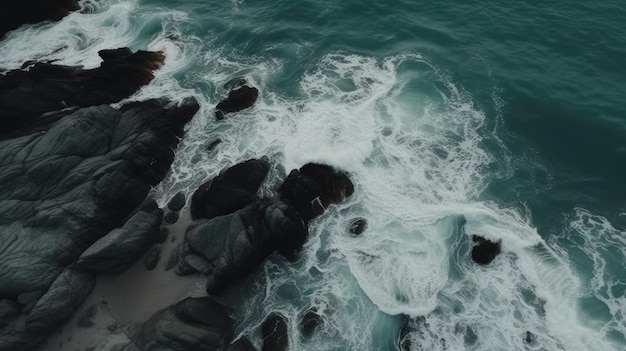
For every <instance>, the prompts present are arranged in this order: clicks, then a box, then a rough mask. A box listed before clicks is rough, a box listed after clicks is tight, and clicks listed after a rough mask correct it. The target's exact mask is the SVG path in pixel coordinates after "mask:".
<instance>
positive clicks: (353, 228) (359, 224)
mask: <svg viewBox="0 0 626 351" xmlns="http://www.w3.org/2000/svg"><path fill="white" fill-rule="evenodd" d="M365 229H367V220H366V219H365V218H354V219H352V220H351V221H350V227H349V228H348V231H349V232H350V233H352V234H354V235H360V234H362V233H363V232H364V231H365Z"/></svg>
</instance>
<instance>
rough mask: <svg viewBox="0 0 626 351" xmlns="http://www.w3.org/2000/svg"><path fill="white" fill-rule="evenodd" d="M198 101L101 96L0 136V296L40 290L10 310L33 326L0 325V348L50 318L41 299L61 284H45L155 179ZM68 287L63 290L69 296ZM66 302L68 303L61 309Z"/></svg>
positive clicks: (15, 345)
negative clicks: (28, 305) (115, 103)
mask: <svg viewBox="0 0 626 351" xmlns="http://www.w3.org/2000/svg"><path fill="white" fill-rule="evenodd" d="M1 107H2V106H1V105H0V110H2V108H1ZM198 108H199V107H198V104H197V103H196V102H195V100H186V101H184V102H183V103H182V104H181V105H180V106H174V105H172V104H171V103H170V102H169V101H166V100H149V101H144V102H135V103H130V104H126V105H124V106H122V107H120V108H119V109H115V108H112V107H110V106H108V105H103V106H96V107H89V108H84V109H78V110H68V111H63V112H61V113H58V114H56V115H55V116H54V118H51V119H43V120H42V119H37V125H36V126H35V127H34V129H32V130H31V129H27V128H23V129H21V130H20V133H19V136H16V135H15V134H13V135H12V136H13V138H9V136H8V135H4V136H0V233H2V235H0V252H2V254H1V255H0V297H2V298H5V299H10V300H16V299H17V297H18V296H19V295H20V294H22V293H25V292H32V291H38V290H40V291H48V293H47V294H46V295H44V296H43V297H42V298H41V299H40V300H39V301H38V302H37V304H36V305H35V306H34V308H33V309H32V311H30V313H25V314H23V315H21V317H18V318H26V320H27V321H28V323H26V325H35V326H38V327H37V328H35V329H38V330H37V332H36V333H35V331H33V330H34V329H28V328H26V329H24V328H21V329H19V330H13V331H5V330H0V339H1V340H3V341H4V340H7V342H6V343H5V344H6V345H8V346H6V348H5V349H7V350H11V351H18V350H30V349H32V346H33V344H32V342H35V341H37V340H40V339H41V338H45V337H46V333H47V332H48V327H46V328H44V326H43V325H44V324H45V323H48V322H50V321H52V320H53V319H51V318H48V317H46V315H45V313H44V312H45V306H44V305H42V303H43V302H42V301H45V300H48V301H51V299H53V298H52V297H50V296H48V295H49V294H50V292H51V289H52V290H59V289H62V288H61V287H57V286H56V285H55V286H54V287H51V284H52V283H53V282H57V281H59V279H61V277H62V276H63V274H67V273H63V274H62V275H60V274H61V272H63V271H64V270H65V269H66V267H67V266H68V265H70V264H72V263H73V262H75V261H76V260H77V259H78V258H79V256H81V254H82V253H83V252H84V251H85V250H86V249H87V248H89V247H90V246H91V245H93V244H94V243H95V242H96V241H97V240H99V239H100V238H102V237H103V236H105V235H106V234H107V233H109V232H110V231H111V230H113V229H115V228H117V227H120V226H122V225H123V224H124V223H125V222H126V221H127V220H128V218H129V215H131V214H132V213H133V212H134V211H135V210H136V208H137V207H138V206H139V204H141V202H142V201H144V199H145V198H146V195H147V194H148V191H149V190H150V188H151V186H153V185H156V184H157V183H158V182H160V181H161V179H163V177H164V176H165V174H166V173H167V172H168V170H169V167H170V165H171V162H172V161H173V159H174V151H173V150H174V149H175V147H176V145H177V144H178V142H179V140H180V138H181V137H182V135H183V128H184V125H185V123H186V122H187V121H189V120H190V119H191V117H192V116H193V115H194V114H195V113H196V111H197V110H198ZM157 229H158V226H157ZM82 275H86V273H81V274H79V276H82ZM67 280H72V282H70V283H71V284H76V285H80V284H78V283H77V280H76V279H74V278H71V279H70V278H67ZM70 283H68V284H70ZM55 284H56V283H55ZM59 284H60V283H59ZM78 288H79V287H78V286H77V287H76V289H78ZM59 291H60V290H59ZM78 291H79V290H76V291H75V293H74V294H78ZM68 294H69V293H68ZM57 295H58V294H57ZM66 295H67V294H66ZM74 296H75V295H71V296H69V295H67V296H65V298H68V297H69V298H71V299H68V301H67V302H68V303H69V302H72V301H73V300H72V299H74ZM51 303H55V302H54V301H51ZM51 306H52V305H51ZM74 307H75V306H74V305H73V302H72V303H70V304H66V305H65V310H64V311H63V313H59V316H61V315H62V314H64V313H70V314H71V313H72V311H73V308H74ZM42 313H43V314H42ZM29 323H30V324H29ZM51 323H52V322H51ZM39 326H40V327H41V328H39ZM57 326H58V324H57V323H56V322H55V323H52V324H51V326H49V327H54V328H56V327H57ZM0 344H2V343H0ZM0 350H2V347H0Z"/></svg>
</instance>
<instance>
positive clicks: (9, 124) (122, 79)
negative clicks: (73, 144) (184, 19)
mask: <svg viewBox="0 0 626 351" xmlns="http://www.w3.org/2000/svg"><path fill="white" fill-rule="evenodd" d="M98 54H99V55H100V57H101V58H102V60H103V62H102V63H101V64H100V67H98V68H94V69H90V70H85V69H82V68H80V67H72V66H60V65H54V64H51V63H45V62H44V63H42V62H38V63H34V64H33V65H32V66H30V67H29V68H28V70H14V71H10V72H8V73H7V74H6V75H0V136H2V135H10V134H12V133H13V134H14V133H18V134H19V135H23V134H24V133H25V131H24V129H25V130H26V131H32V130H33V128H35V127H38V126H39V127H40V128H39V130H40V131H41V130H45V129H46V128H45V125H47V124H49V122H50V120H55V119H57V117H58V115H55V114H52V115H45V116H44V114H45V113H48V112H53V111H59V110H62V109H65V108H68V107H88V106H97V105H102V104H110V103H113V102H117V101H120V100H122V99H124V98H127V97H129V96H131V95H132V94H134V93H135V92H137V90H139V88H141V87H142V86H143V85H145V84H148V83H149V82H150V81H152V79H153V78H154V75H153V73H152V72H153V71H154V70H156V69H158V68H159V67H161V66H162V65H163V62H164V61H165V56H164V55H163V53H161V52H150V51H137V52H136V53H133V52H132V51H130V49H128V48H121V49H115V50H102V51H100V52H99V53H98ZM42 125H43V126H42Z"/></svg>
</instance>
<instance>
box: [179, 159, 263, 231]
mask: <svg viewBox="0 0 626 351" xmlns="http://www.w3.org/2000/svg"><path fill="white" fill-rule="evenodd" d="M269 169H270V164H269V162H268V161H267V159H265V158H261V159H252V160H248V161H245V162H242V163H240V164H237V165H235V166H232V167H230V168H228V169H227V170H225V171H223V172H222V173H220V174H219V175H218V176H217V177H215V178H214V179H212V180H210V181H208V182H206V183H204V184H202V185H201V186H200V187H199V188H198V190H196V191H195V192H194V193H193V196H192V197H191V216H192V217H193V218H207V219H210V218H213V217H217V216H221V215H225V214H229V213H233V212H235V211H237V210H239V209H242V208H244V207H245V206H247V205H249V204H251V203H253V202H254V201H256V200H258V196H257V195H256V193H257V191H258V189H259V187H260V186H261V183H263V180H264V179H265V176H266V175H267V173H268V172H269Z"/></svg>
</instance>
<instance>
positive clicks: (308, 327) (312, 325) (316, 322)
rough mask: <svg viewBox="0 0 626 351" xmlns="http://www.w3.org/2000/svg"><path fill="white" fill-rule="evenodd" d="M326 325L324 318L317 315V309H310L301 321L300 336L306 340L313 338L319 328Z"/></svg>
mask: <svg viewBox="0 0 626 351" xmlns="http://www.w3.org/2000/svg"><path fill="white" fill-rule="evenodd" d="M323 323H324V320H323V319H322V316H320V315H319V314H318V313H317V308H310V309H308V310H307V311H306V312H305V313H304V315H303V316H302V318H301V319H300V334H302V336H303V337H305V338H307V339H308V338H310V337H312V336H313V334H314V333H315V331H316V330H317V328H319V327H320V326H321V325H322V324H323Z"/></svg>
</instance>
